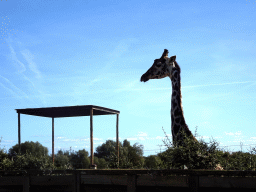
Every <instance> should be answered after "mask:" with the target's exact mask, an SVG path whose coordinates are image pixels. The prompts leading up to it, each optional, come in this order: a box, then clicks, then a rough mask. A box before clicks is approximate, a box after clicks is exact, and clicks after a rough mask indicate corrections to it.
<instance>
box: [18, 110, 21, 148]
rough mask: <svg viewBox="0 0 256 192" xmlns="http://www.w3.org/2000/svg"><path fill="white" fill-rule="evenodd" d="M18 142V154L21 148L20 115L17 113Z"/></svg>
mask: <svg viewBox="0 0 256 192" xmlns="http://www.w3.org/2000/svg"><path fill="white" fill-rule="evenodd" d="M18 142H19V153H21V146H20V113H18Z"/></svg>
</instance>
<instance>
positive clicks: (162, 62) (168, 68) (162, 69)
mask: <svg viewBox="0 0 256 192" xmlns="http://www.w3.org/2000/svg"><path fill="white" fill-rule="evenodd" d="M168 53H169V51H168V50H167V49H165V50H164V52H163V54H162V56H161V57H160V59H155V61H154V63H153V65H152V66H151V67H150V68H149V69H148V70H147V72H146V73H144V74H143V75H142V76H141V78H140V81H143V82H146V81H148V80H149V79H162V78H164V77H167V76H168V77H170V78H171V77H172V69H173V68H174V67H175V63H176V62H175V60H176V56H172V57H171V58H169V57H168Z"/></svg>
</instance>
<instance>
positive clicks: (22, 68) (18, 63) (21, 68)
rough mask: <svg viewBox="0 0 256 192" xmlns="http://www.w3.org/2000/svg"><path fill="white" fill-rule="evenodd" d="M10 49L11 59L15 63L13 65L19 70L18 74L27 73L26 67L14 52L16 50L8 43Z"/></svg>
mask: <svg viewBox="0 0 256 192" xmlns="http://www.w3.org/2000/svg"><path fill="white" fill-rule="evenodd" d="M8 47H9V49H10V52H11V54H10V57H11V59H12V60H13V61H14V62H13V63H14V64H15V66H16V68H17V70H18V73H23V72H25V71H26V67H25V65H24V64H23V63H22V62H21V61H20V60H19V59H18V57H17V55H16V52H15V50H14V48H13V47H12V45H11V44H10V43H8Z"/></svg>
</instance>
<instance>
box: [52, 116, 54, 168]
mask: <svg viewBox="0 0 256 192" xmlns="http://www.w3.org/2000/svg"><path fill="white" fill-rule="evenodd" d="M52 163H53V165H54V117H52Z"/></svg>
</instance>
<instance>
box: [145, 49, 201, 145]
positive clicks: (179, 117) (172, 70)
mask: <svg viewBox="0 0 256 192" xmlns="http://www.w3.org/2000/svg"><path fill="white" fill-rule="evenodd" d="M168 53H169V52H168V50H167V49H165V50H164V52H163V54H162V56H161V57H160V58H159V59H155V60H154V63H153V65H152V66H151V67H150V68H149V69H148V70H147V72H146V73H144V74H143V75H142V76H141V79H140V81H142V82H146V81H148V80H150V79H162V78H165V77H170V79H171V81H172V97H171V131H172V141H173V144H174V146H179V145H183V141H184V136H188V137H189V136H192V137H193V138H194V139H195V140H196V138H195V137H194V136H193V134H192V133H191V131H190V130H189V128H188V126H187V124H186V122H185V118H184V115H183V108H182V102H181V98H182V96H181V81H180V72H181V71H180V66H179V65H178V63H177V62H176V56H172V57H170V58H169V57H168ZM182 133H184V134H182ZM196 141H197V140H196Z"/></svg>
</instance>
